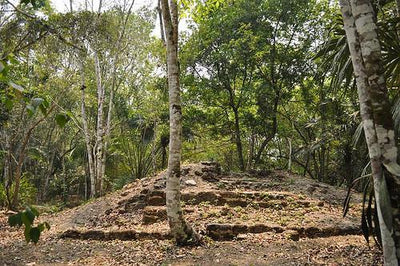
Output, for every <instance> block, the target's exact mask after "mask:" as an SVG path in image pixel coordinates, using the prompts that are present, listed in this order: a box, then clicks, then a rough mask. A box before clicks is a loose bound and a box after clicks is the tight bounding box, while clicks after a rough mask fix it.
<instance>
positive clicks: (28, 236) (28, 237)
mask: <svg viewBox="0 0 400 266" xmlns="http://www.w3.org/2000/svg"><path fill="white" fill-rule="evenodd" d="M30 232H31V226H26V225H25V230H24V236H25V241H26V242H27V243H29V241H31V234H30Z"/></svg>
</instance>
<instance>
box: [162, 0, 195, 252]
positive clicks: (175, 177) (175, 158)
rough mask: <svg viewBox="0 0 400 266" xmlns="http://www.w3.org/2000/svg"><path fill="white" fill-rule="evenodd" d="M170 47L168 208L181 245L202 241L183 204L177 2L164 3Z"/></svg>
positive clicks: (168, 65) (172, 229)
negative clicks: (183, 209) (191, 224)
mask: <svg viewBox="0 0 400 266" xmlns="http://www.w3.org/2000/svg"><path fill="white" fill-rule="evenodd" d="M161 9H162V15H163V22H164V23H163V25H164V29H165V30H164V32H165V35H166V46H167V67H168V88H169V120H170V141H169V159H168V171H167V187H166V205H167V216H168V221H169V225H170V228H171V232H172V234H173V236H174V238H175V240H176V242H177V244H183V245H184V244H188V243H197V242H198V240H199V238H198V235H197V234H196V233H195V232H194V231H193V229H192V228H191V227H190V226H189V225H188V224H187V223H186V221H185V219H184V218H183V214H182V208H181V203H180V197H181V194H180V185H179V183H180V172H181V171H180V161H181V146H182V110H181V100H180V88H179V65H178V7H177V5H176V2H175V1H174V0H171V1H170V2H169V3H168V0H161Z"/></svg>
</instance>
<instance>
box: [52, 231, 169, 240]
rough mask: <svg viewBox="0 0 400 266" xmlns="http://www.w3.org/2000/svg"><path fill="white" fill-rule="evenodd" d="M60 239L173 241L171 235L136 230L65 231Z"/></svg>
mask: <svg viewBox="0 0 400 266" xmlns="http://www.w3.org/2000/svg"><path fill="white" fill-rule="evenodd" d="M60 238H72V239H82V240H155V239H158V240H164V239H171V238H172V236H171V235H170V234H169V233H162V232H145V231H135V230H121V231H103V230H84V231H80V230H76V229H69V230H66V231H64V232H63V233H62V234H61V235H60Z"/></svg>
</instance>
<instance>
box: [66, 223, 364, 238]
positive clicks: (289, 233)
mask: <svg viewBox="0 0 400 266" xmlns="http://www.w3.org/2000/svg"><path fill="white" fill-rule="evenodd" d="M266 232H274V233H283V234H285V237H287V238H289V239H292V240H295V241H297V240H299V239H300V238H319V237H331V236H342V235H360V234H361V229H360V227H359V226H355V225H347V226H328V227H322V228H318V227H312V226H310V227H289V228H285V227H282V226H279V225H274V224H254V225H246V224H217V223H212V224H207V225H206V231H205V235H207V236H209V237H210V238H212V239H213V240H215V241H228V240H233V239H238V240H240V238H238V235H240V234H260V233H266ZM60 238H71V239H81V240H101V241H107V240H156V239H158V240H165V239H172V236H171V235H170V234H169V233H168V232H146V231H136V230H119V231H102V230H82V231H80V230H76V229H69V230H66V231H64V232H63V233H62V234H61V235H60Z"/></svg>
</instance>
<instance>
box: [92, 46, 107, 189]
mask: <svg viewBox="0 0 400 266" xmlns="http://www.w3.org/2000/svg"><path fill="white" fill-rule="evenodd" d="M94 62H95V73H96V85H97V126H96V144H95V158H96V180H97V191H98V194H99V195H100V196H101V195H102V194H103V169H105V166H103V163H105V160H103V156H104V155H103V153H104V132H105V130H104V121H103V120H104V119H103V116H104V99H105V91H104V87H103V84H102V79H101V69H100V62H99V57H98V54H97V52H95V53H94Z"/></svg>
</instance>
